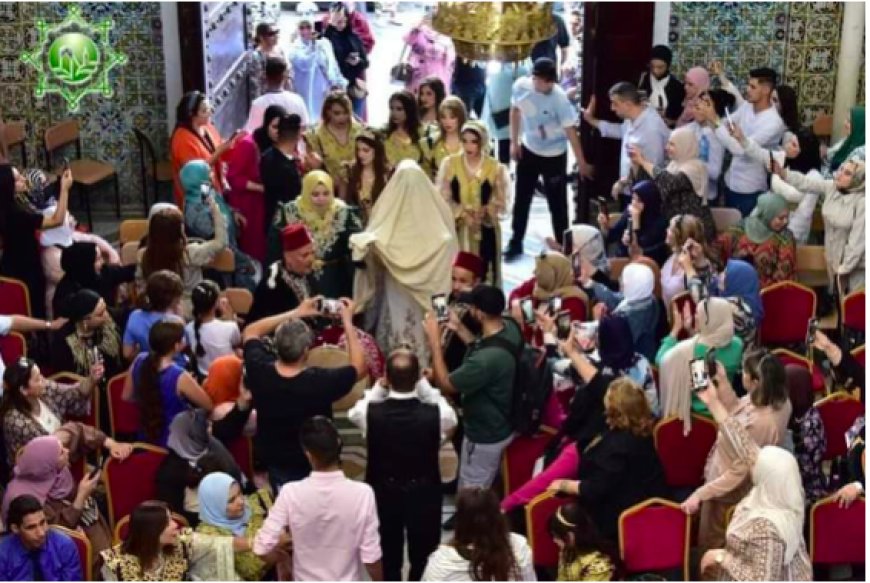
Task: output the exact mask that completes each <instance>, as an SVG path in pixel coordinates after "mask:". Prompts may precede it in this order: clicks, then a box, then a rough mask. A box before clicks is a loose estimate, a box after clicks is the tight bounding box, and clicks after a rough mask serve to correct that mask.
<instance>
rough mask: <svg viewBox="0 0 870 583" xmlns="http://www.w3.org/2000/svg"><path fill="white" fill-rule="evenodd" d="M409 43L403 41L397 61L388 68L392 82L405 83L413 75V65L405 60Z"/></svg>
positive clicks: (409, 80) (408, 81)
mask: <svg viewBox="0 0 870 583" xmlns="http://www.w3.org/2000/svg"><path fill="white" fill-rule="evenodd" d="M409 49H410V47H409V45H408V43H405V46H404V47H402V54H401V55H400V56H399V62H398V63H397V64H395V65H393V67H392V68H391V69H390V79H391V80H392V81H393V83H404V84H405V85H407V84H408V83H410V82H411V79H412V78H413V77H414V67H412V66H411V63H409V62H408V61H407V57H408V52H409Z"/></svg>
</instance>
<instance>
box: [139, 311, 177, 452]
mask: <svg viewBox="0 0 870 583" xmlns="http://www.w3.org/2000/svg"><path fill="white" fill-rule="evenodd" d="M183 337H184V324H183V323H181V322H178V321H174V320H164V321H162V322H157V323H156V324H154V325H153V326H151V330H150V332H149V333H148V346H149V348H150V349H151V350H150V351H149V352H148V356H146V357H145V358H144V360H143V361H142V364H141V365H140V368H139V379H138V383H137V385H138V386H137V392H138V394H139V400H140V402H141V405H142V407H141V409H140V413H139V416H140V421H141V424H142V429H143V430H144V432H145V436H146V437H147V438H148V439H149V440H150V441H157V440H158V439H160V434H161V433H163V429H164V420H163V396H162V395H161V393H160V359H161V358H163V357H164V356H168V355H170V354H172V352H174V351H175V345H176V344H177V343H178V342H181V339H182V338H183Z"/></svg>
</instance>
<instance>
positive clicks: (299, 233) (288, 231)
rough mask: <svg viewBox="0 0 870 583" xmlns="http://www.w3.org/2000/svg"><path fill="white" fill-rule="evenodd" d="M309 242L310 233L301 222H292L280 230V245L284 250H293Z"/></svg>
mask: <svg viewBox="0 0 870 583" xmlns="http://www.w3.org/2000/svg"><path fill="white" fill-rule="evenodd" d="M309 243H311V235H309V234H308V229H307V228H305V225H303V224H302V223H293V224H292V225H287V226H286V227H284V228H283V229H282V230H281V245H282V246H283V247H284V251H295V250H296V249H299V248H300V247H305V246H306V245H308V244H309Z"/></svg>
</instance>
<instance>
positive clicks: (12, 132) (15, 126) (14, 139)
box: [3, 121, 27, 168]
mask: <svg viewBox="0 0 870 583" xmlns="http://www.w3.org/2000/svg"><path fill="white" fill-rule="evenodd" d="M3 137H4V138H5V139H6V147H7V148H8V149H9V151H12V148H15V147H16V146H17V147H19V148H21V167H22V168H27V142H26V138H27V122H24V121H7V122H6V124H5V127H4V129H3Z"/></svg>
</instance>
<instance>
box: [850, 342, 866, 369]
mask: <svg viewBox="0 0 870 583" xmlns="http://www.w3.org/2000/svg"><path fill="white" fill-rule="evenodd" d="M852 356H854V357H855V360H857V361H858V362H860V363H861V366H865V365H864V345H863V344H862V345H861V346H859V347H858V348H856V349H855V350H853V351H852Z"/></svg>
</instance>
